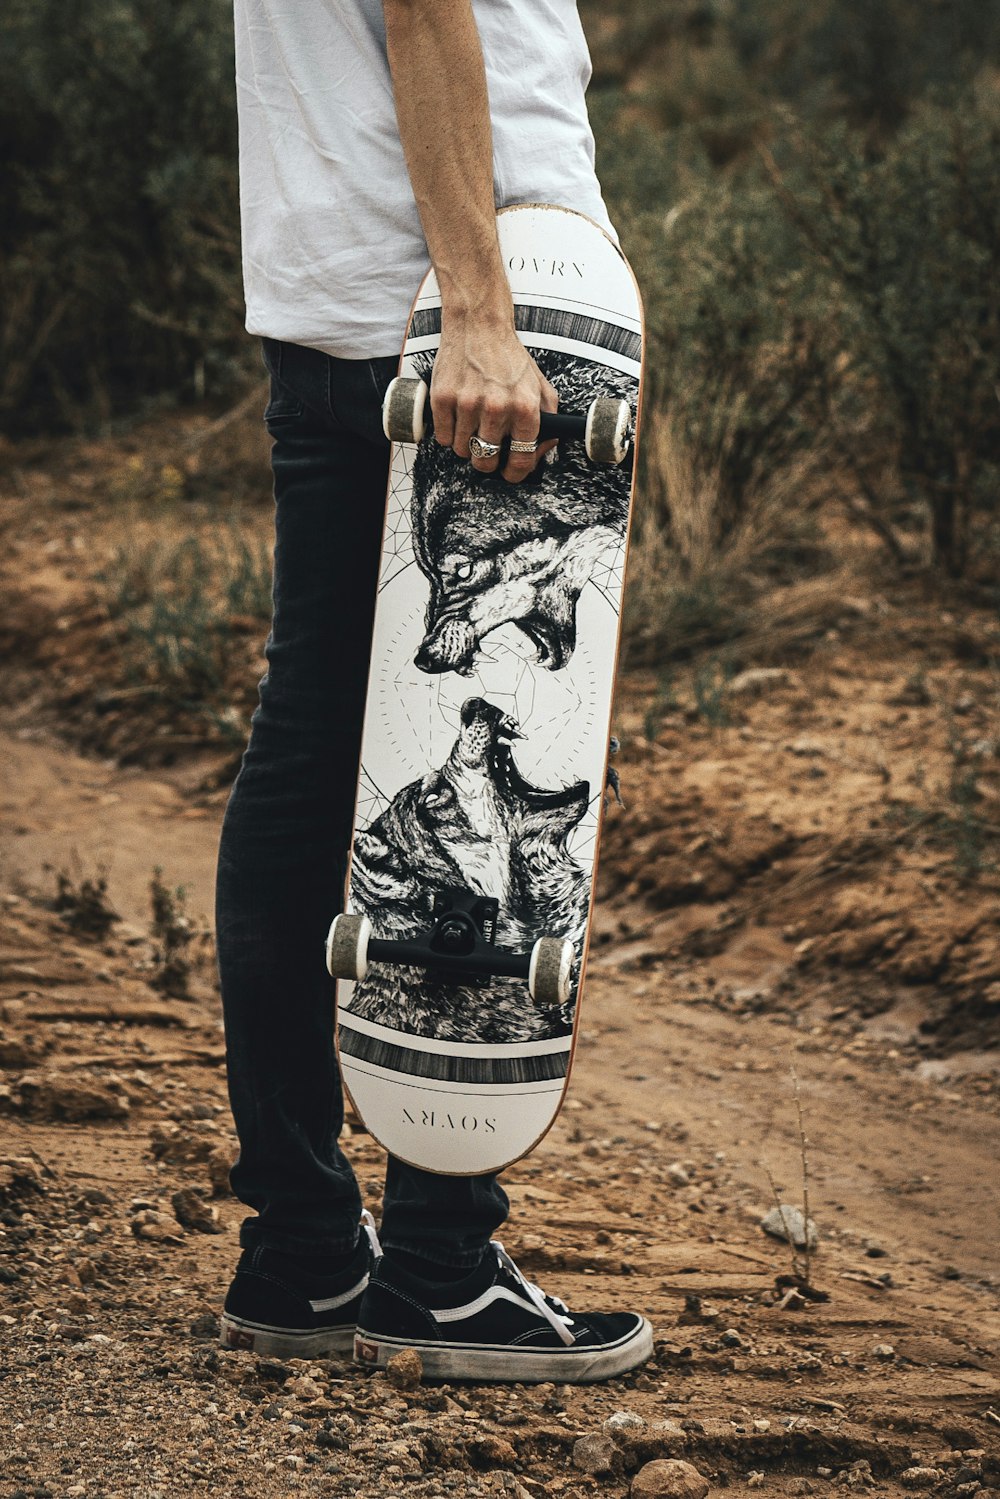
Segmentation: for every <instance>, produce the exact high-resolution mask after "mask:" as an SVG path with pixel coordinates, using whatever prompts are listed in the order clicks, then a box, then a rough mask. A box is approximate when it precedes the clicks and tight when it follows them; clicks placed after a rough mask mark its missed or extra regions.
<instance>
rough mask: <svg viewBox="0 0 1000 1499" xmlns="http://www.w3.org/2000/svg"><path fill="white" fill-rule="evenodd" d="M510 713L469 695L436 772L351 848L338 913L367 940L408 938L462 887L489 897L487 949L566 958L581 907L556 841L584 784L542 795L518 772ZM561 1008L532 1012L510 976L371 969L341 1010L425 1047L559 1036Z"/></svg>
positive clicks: (568, 825)
mask: <svg viewBox="0 0 1000 1499" xmlns="http://www.w3.org/2000/svg"><path fill="white" fill-rule="evenodd" d="M520 737H521V734H520V731H519V729H518V726H517V724H516V723H515V722H514V720H513V719H512V718H510V717H509V716H508V715H507V714H506V713H504V712H503V711H502V710H501V709H500V708H498V707H496V706H495V705H494V704H492V703H488V702H486V701H485V700H484V699H482V698H470V699H468V701H467V702H466V703H465V704H464V706H463V708H462V712H461V728H460V731H459V735H458V738H457V739H456V741H455V744H454V746H453V748H452V750H451V753H450V755H449V756H448V759H447V761H446V762H445V764H444V765H443V766H442V767H441V768H440V769H439V770H431V771H429V772H428V773H427V775H425V776H423V777H422V779H420V780H417V781H413V782H412V783H411V784H410V785H408V786H404V787H403V789H402V790H401V791H399V792H398V793H397V795H396V796H395V797H394V798H393V800H392V802H391V803H390V805H389V806H388V807H387V808H386V810H385V811H384V812H383V813H382V815H381V816H380V817H378V818H377V819H376V820H375V821H374V822H372V823H371V824H370V825H369V826H368V827H367V828H365V829H364V831H363V832H359V833H358V834H357V835H356V837H355V840H354V852H353V856H352V862H351V904H352V907H353V908H354V910H356V911H358V912H360V913H362V914H363V915H366V916H367V917H368V918H369V920H370V921H371V923H372V925H373V927H374V928H375V931H376V933H377V934H378V936H380V937H412V936H415V935H416V934H417V933H419V932H420V931H422V930H424V929H425V928H426V927H427V926H428V925H429V924H430V920H431V912H432V907H433V901H434V896H435V894H437V892H439V891H441V890H446V889H449V888H462V889H468V890H471V891H474V892H476V893H477V894H480V895H487V896H493V897H495V898H496V899H497V900H499V901H500V911H501V915H500V920H499V923H498V928H497V943H498V945H499V946H501V947H506V948H512V949H514V950H515V951H518V952H523V951H527V950H530V948H531V945H532V943H533V942H534V940H535V938H536V937H537V935H538V934H539V933H540V932H548V933H551V934H553V935H557V936H560V937H566V938H568V939H569V940H570V941H571V942H573V943H574V945H576V946H577V948H578V949H579V947H580V944H581V940H582V935H583V931H584V926H585V923H586V919H587V905H588V901H589V898H590V877H589V871H585V870H582V869H581V868H580V867H579V865H578V864H577V863H576V861H575V860H574V859H573V857H572V855H571V854H570V853H569V852H568V850H567V847H566V840H567V838H568V836H569V834H570V833H571V832H572V830H573V829H574V828H575V827H576V826H577V824H578V823H579V822H580V820H581V818H582V817H583V816H584V813H585V812H586V810H587V804H588V801H589V796H590V788H589V786H588V785H587V783H586V782H585V781H581V782H578V783H577V784H576V785H573V786H566V787H562V788H561V789H559V790H555V791H544V790H541V789H540V788H539V787H537V786H532V785H531V784H530V783H529V782H528V781H526V780H525V779H524V778H523V777H522V776H521V775H520V773H519V771H518V769H517V766H516V764H515V763H514V757H513V753H512V750H511V741H512V740H516V739H518V738H520ZM575 999H576V993H575V984H574V985H573V987H572V990H571V1001H572V1002H571V1003H570V1004H568V1005H567V1006H566V1007H565V1013H564V1012H563V1008H562V1007H559V1006H556V1007H549V1008H545V1007H541V1006H538V1005H535V1004H533V1003H532V1002H531V1001H530V1000H526V993H525V986H524V983H523V982H522V981H519V980H516V979H507V978H496V979H494V980H493V981H492V982H491V983H490V984H489V985H487V986H485V987H483V988H476V987H457V986H455V985H454V984H453V983H452V984H449V983H447V982H444V981H443V980H442V979H441V977H439V976H438V975H436V974H435V973H434V972H428V971H425V970H423V969H416V968H395V967H393V968H390V967H388V966H384V965H380V964H378V963H373V964H372V966H371V967H370V968H369V971H368V973H367V975H366V977H365V978H364V979H362V980H361V981H360V982H359V983H357V984H356V985H355V987H354V991H353V993H352V995H351V1000H350V1011H351V1013H352V1014H353V1015H356V1016H359V1017H360V1018H362V1019H365V1020H371V1021H374V1022H376V1023H377V1024H379V1025H385V1026H389V1027H391V1028H392V1029H394V1030H400V1031H406V1032H409V1033H410V1034H412V1035H417V1036H426V1037H428V1038H430V1039H433V1040H438V1041H448V1040H461V1041H475V1042H483V1043H491V1042H494V1043H497V1044H509V1043H512V1042H517V1041H539V1040H547V1039H550V1038H553V1037H556V1036H561V1035H568V1034H570V1032H571V1031H572V1028H573V1004H574V1003H575Z"/></svg>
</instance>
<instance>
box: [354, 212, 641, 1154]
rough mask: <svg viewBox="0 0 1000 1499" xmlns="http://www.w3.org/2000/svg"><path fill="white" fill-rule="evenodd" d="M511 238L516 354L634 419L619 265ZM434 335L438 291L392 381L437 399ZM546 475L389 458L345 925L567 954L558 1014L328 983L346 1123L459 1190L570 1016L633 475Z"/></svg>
mask: <svg viewBox="0 0 1000 1499" xmlns="http://www.w3.org/2000/svg"><path fill="white" fill-rule="evenodd" d="M497 222H498V231H499V237H500V245H501V250H502V254H503V259H504V264H505V266H506V268H507V273H508V276H509V279H510V283H511V289H512V292H513V299H514V305H515V322H516V326H517V329H518V333H519V336H520V337H521V340H522V342H523V343H524V344H525V345H526V346H527V348H528V349H529V350H530V352H531V354H532V355H533V357H534V358H535V360H536V361H537V363H538V365H539V366H540V368H541V369H542V371H543V372H544V374H545V375H546V376H547V378H548V379H549V380H550V381H551V382H552V384H553V385H554V386H555V388H556V390H557V391H558V393H559V399H560V411H562V412H573V411H577V412H582V411H584V410H585V409H586V408H587V406H588V403H589V402H591V401H592V400H593V398H594V397H595V396H612V397H619V398H624V400H625V401H627V403H628V406H629V408H630V409H631V412H632V413H633V414H634V416H635V418H636V420H637V419H638V407H639V393H640V377H641V356H642V307H641V303H640V299H639V295H638V291H637V288H636V285H635V281H634V278H633V276H632V273H631V271H630V269H629V267H628V264H627V262H626V261H625V259H624V257H623V256H622V254H621V252H620V251H619V249H618V248H617V246H616V245H615V244H614V242H613V241H612V240H611V239H610V238H609V237H608V236H607V235H606V234H605V233H604V232H603V230H601V229H600V228H599V227H598V226H597V225H596V224H594V223H593V222H592V221H591V220H589V219H586V218H584V217H582V216H581V215H579V214H575V213H572V212H570V211H568V210H566V209H561V208H552V207H546V206H538V205H529V206H523V207H517V208H511V209H506V210H503V211H501V213H500V214H499V216H498V221H497ZM440 326H441V302H440V297H439V294H438V288H437V283H436V280H435V277H434V275H433V273H431V274H430V275H428V277H427V278H426V279H425V281H424V283H423V285H422V286H421V288H420V291H419V293H418V295H417V298H416V301H415V303H414V307H413V311H412V314H411V319H410V323H409V329H408V333H407V338H406V342H405V345H404V347H403V352H402V357H401V362H400V373H401V374H403V375H408V376H420V377H423V378H425V379H429V377H430V370H431V367H432V364H433V357H434V353H435V350H436V348H437V346H438V343H439V340H440ZM428 406H429V403H428ZM553 459H554V461H550V462H548V463H543V464H542V465H540V468H539V470H538V472H537V473H536V475H535V476H534V478H533V480H530V481H527V482H525V483H524V484H521V485H517V486H514V485H509V484H506V483H504V481H502V480H501V479H499V478H497V477H492V476H488V477H485V478H484V477H483V476H480V475H478V474H476V472H475V471H474V470H473V469H471V467H470V465H469V464H468V462H466V461H463V460H460V459H458V458H457V457H456V456H455V454H454V453H453V452H452V451H451V450H450V449H445V448H443V447H441V446H440V445H439V444H437V443H435V442H434V441H433V439H425V440H424V441H423V442H421V443H419V444H416V443H411V442H399V443H395V444H394V445H393V450H392V458H391V469H390V477H389V485H388V494H387V506H386V519H385V530H384V536H383V550H382V559H381V568H380V575H379V582H378V600H377V609H376V618H375V632H374V639H373V647H372V658H371V660H372V664H371V672H370V679H369V687H368V698H367V705H366V710H365V721H364V731H363V741H362V751H361V768H360V775H359V784H358V793H357V803H356V811H355V824H354V838H353V843H352V849H351V857H350V862H349V869H348V876H347V885H346V900H345V911H346V912H347V913H353V915H354V916H355V918H360V917H365V918H367V923H369V924H370V931H371V932H372V933H373V934H374V935H375V937H377V938H382V939H397V940H398V941H399V942H401V943H406V942H407V940H410V939H414V938H416V937H417V936H418V935H419V934H420V933H421V932H426V930H427V929H428V928H429V926H430V925H431V924H432V922H433V919H434V911H435V908H436V906H437V908H438V909H440V907H441V901H442V893H444V895H445V897H446V899H445V903H447V892H452V893H454V892H456V891H457V892H459V894H460V895H461V894H462V893H463V892H464V893H465V895H467V896H468V897H469V899H470V900H474V899H475V898H481V900H480V906H481V908H482V909H480V908H479V907H477V908H476V909H477V910H478V911H479V915H478V917H477V920H478V921H479V923H480V926H481V927H482V929H483V930H484V931H485V933H486V938H487V940H488V941H490V942H493V943H495V946H496V948H497V950H502V951H504V952H508V953H518V954H526V953H528V952H530V951H531V949H532V944H533V943H534V942H535V941H536V940H537V939H538V938H539V937H554V938H560V939H563V941H564V942H566V941H568V942H569V943H570V944H571V946H572V951H571V952H570V950H569V949H568V948H564V951H565V952H566V953H567V954H568V959H567V971H566V973H565V974H564V978H566V979H568V982H567V983H563V985H562V988H561V989H560V993H559V996H558V997H556V998H553V994H552V987H551V985H549V988H548V991H547V993H546V995H545V996H543V998H542V999H535V998H533V997H532V990H531V989H530V988H529V985H528V983H527V982H526V980H525V978H524V977H514V976H511V975H510V974H508V975H494V976H492V977H489V978H487V979H485V980H484V979H483V978H482V976H481V975H480V976H479V977H477V976H476V975H475V974H474V973H471V972H469V973H462V972H460V971H459V970H458V969H456V968H455V967H454V966H452V968H447V967H441V968H438V967H435V966H430V967H428V966H427V965H425V964H421V965H419V966H418V965H416V964H406V963H400V962H393V963H388V962H380V961H371V962H370V963H368V964H367V966H365V965H362V967H361V968H359V969H358V972H359V973H361V972H362V971H363V972H364V976H363V977H361V978H358V979H357V980H356V981H354V982H350V981H346V980H341V981H340V982H339V983H338V995H337V1047H338V1053H339V1058H340V1065H341V1068H342V1072H343V1078H344V1083H345V1086H346V1088H347V1090H348V1093H349V1095H350V1097H351V1099H352V1101H353V1103H354V1106H355V1108H356V1109H357V1111H358V1113H359V1115H360V1116H361V1118H362V1119H363V1120H364V1123H365V1125H366V1127H367V1128H368V1129H369V1130H370V1132H371V1133H372V1135H374V1137H375V1138H376V1139H377V1140H379V1141H380V1142H381V1144H382V1145H384V1146H385V1147H386V1149H388V1150H389V1151H391V1152H392V1153H393V1154H394V1155H396V1156H397V1157H399V1158H400V1159H401V1160H404V1161H407V1162H409V1163H411V1164H413V1165H416V1166H419V1167H422V1168H424V1169H425V1170H429V1171H435V1172H441V1173H445V1174H455V1175H478V1174H481V1173H484V1172H490V1171H498V1170H500V1169H501V1168H502V1167H503V1166H505V1165H508V1164H509V1163H510V1162H511V1161H514V1160H516V1159H517V1158H518V1157H520V1156H522V1155H524V1154H525V1153H526V1152H527V1151H529V1150H530V1149H531V1148H532V1147H533V1146H534V1145H535V1144H536V1143H537V1141H538V1140H539V1139H540V1138H541V1137H542V1135H544V1134H545V1132H546V1130H547V1129H548V1128H549V1126H550V1125H551V1124H552V1121H553V1120H554V1119H555V1117H556V1115H557V1114H558V1112H559V1108H560V1106H561V1103H562V1099H563V1095H564V1092H565V1088H566V1083H567V1079H568V1076H569V1070H570V1064H571V1060H572V1054H573V1047H574V1041H575V1036H576V1032H577V1024H578V1019H579V1003H578V1001H579V995H580V987H581V981H582V975H583V966H584V962H585V958H586V945H587V932H588V927H589V920H590V912H591V907H592V904H593V889H594V877H595V864H596V857H597V844H598V835H599V831H600V822H601V815H602V806H603V798H604V794H605V778H606V772H607V756H608V746H609V728H610V713H611V701H612V693H613V689H614V677H615V666H616V658H617V652H618V639H619V616H620V611H621V601H622V587H623V574H624V565H625V556H626V549H627V543H628V529H629V518H630V506H631V499H632V486H633V465H632V463H631V461H626V462H625V463H623V464H621V465H620V466H613V465H605V466H598V465H597V464H594V463H592V462H591V461H590V459H589V458H588V456H587V454H586V452H585V451H584V446H583V444H582V443H581V442H578V441H577V442H569V441H567V442H560V444H559V448H558V449H557V450H556V453H555V454H554V455H553ZM467 906H468V902H467ZM484 911H485V913H486V914H485V916H484V915H483V912H484ZM368 929H369V928H368V927H367V926H366V930H368ZM332 941H333V937H332V934H331V943H332ZM401 950H403V949H402V948H401ZM331 967H332V969H333V970H334V971H336V969H335V965H334V963H333V959H332V958H331ZM341 971H343V970H341ZM533 982H534V980H533ZM543 988H544V985H543Z"/></svg>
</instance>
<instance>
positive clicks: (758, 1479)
mask: <svg viewBox="0 0 1000 1499" xmlns="http://www.w3.org/2000/svg"><path fill="white" fill-rule="evenodd" d="M763 1487H764V1475H763V1473H762V1472H761V1471H760V1469H759V1468H753V1469H752V1470H751V1471H750V1472H749V1473H748V1474H747V1488H748V1489H762V1488H763Z"/></svg>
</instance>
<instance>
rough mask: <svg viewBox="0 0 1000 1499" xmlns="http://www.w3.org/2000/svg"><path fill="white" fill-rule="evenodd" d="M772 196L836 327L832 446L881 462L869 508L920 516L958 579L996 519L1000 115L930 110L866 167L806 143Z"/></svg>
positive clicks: (862, 154)
mask: <svg viewBox="0 0 1000 1499" xmlns="http://www.w3.org/2000/svg"><path fill="white" fill-rule="evenodd" d="M776 182H777V186H778V190H779V193H780V196H781V200H782V203H783V205H784V207H785V209H786V211H787V213H788V214H789V216H790V218H791V219H792V221H793V222H794V223H795V224H796V226H797V228H798V230H799V233H800V236H801V240H802V245H803V247H804V251H805V254H806V257H807V258H808V260H809V261H810V262H811V263H812V265H813V266H814V267H815V269H816V271H817V273H819V274H822V275H825V276H826V277H827V278H828V280H829V284H830V302H831V305H835V306H837V307H838V308H840V309H842V312H843V317H844V324H845V333H844V338H845V347H844V357H845V358H846V359H847V360H849V367H848V369H847V370H846V371H844V372H843V376H842V379H841V381H840V385H841V387H842V391H843V392H845V393H846V399H845V398H844V397H842V399H841V402H840V406H839V411H835V413H834V421H835V423H836V424H838V425H840V428H841V431H842V437H843V441H842V446H846V445H847V444H848V443H850V444H851V445H852V446H853V447H854V449H855V451H856V452H857V451H858V450H865V449H867V451H868V452H869V454H870V455H871V457H870V459H869V463H870V464H872V463H873V464H875V465H878V466H881V463H882V458H883V456H884V454H885V453H886V452H887V451H888V452H889V453H891V455H892V469H893V471H894V473H893V481H894V482H892V483H890V484H888V485H884V484H883V485H882V486H880V488H879V489H878V490H876V488H875V487H874V486H869V488H870V493H871V495H872V499H873V501H874V504H875V506H876V508H879V509H881V510H882V511H883V512H884V513H885V514H886V516H887V518H890V519H891V518H892V517H893V516H894V515H898V514H899V513H900V512H902V513H904V514H905V513H906V511H907V510H913V509H915V510H916V511H917V513H919V514H923V515H925V516H926V517H927V518H928V521H929V539H930V553H931V559H932V561H933V562H934V564H935V565H936V566H939V567H940V568H942V569H943V570H944V571H946V572H947V573H949V574H950V575H951V576H954V577H959V576H962V575H963V574H964V573H965V571H966V569H967V566H968V564H969V561H970V550H971V548H972V547H973V546H974V545H981V544H982V542H983V540H984V538H986V537H987V536H988V535H989V532H990V528H991V525H992V524H993V523H994V522H995V519H996V517H997V514H998V511H1000V500H998V495H1000V460H998V454H1000V448H998V443H997V434H998V431H1000V405H998V400H997V383H996V382H997V373H998V371H1000V101H998V100H997V99H996V97H995V96H994V95H991V94H988V93H985V92H983V93H982V94H972V95H969V96H967V97H966V98H965V99H964V100H962V101H961V102H960V103H958V104H957V105H956V106H955V107H953V108H949V109H945V108H942V107H940V106H930V105H927V106H925V107H924V108H923V109H922V110H920V111H919V112H917V113H915V115H914V118H913V119H912V120H911V121H910V123H909V124H908V125H907V126H906V127H905V128H904V129H903V130H902V131H901V132H900V133H899V135H898V136H897V137H896V138H895V139H894V140H893V141H892V142H891V144H890V145H889V147H888V148H887V149H886V151H885V153H884V154H883V155H881V156H880V157H878V158H875V159H872V157H871V155H870V153H869V152H868V151H867V150H866V148H865V145H864V143H863V141H862V140H861V139H860V138H859V137H858V136H857V135H855V134H852V133H851V132H850V131H848V130H846V129H843V128H840V129H837V130H835V131H833V132H830V133H828V134H827V136H826V137H825V138H823V139H820V140H817V139H815V138H813V139H808V138H807V139H806V140H805V141H804V142H803V145H802V150H801V152H800V155H799V159H798V160H796V161H793V163H792V164H791V166H790V168H789V169H788V171H787V172H786V174H784V175H779V176H777V177H776ZM848 400H850V402H851V403H852V405H853V411H851V412H850V414H848V415H847V420H846V424H845V414H846V413H847V412H848V405H847V401H848ZM862 408H864V415H863V417H862ZM860 472H861V467H859V473H860Z"/></svg>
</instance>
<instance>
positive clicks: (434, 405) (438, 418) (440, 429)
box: [431, 376, 455, 448]
mask: <svg viewBox="0 0 1000 1499" xmlns="http://www.w3.org/2000/svg"><path fill="white" fill-rule="evenodd" d="M431 416H432V418H433V421H434V438H435V441H436V442H439V443H441V445H442V447H446V448H450V447H451V446H452V444H453V443H454V441H455V392H454V391H453V390H452V389H451V387H450V386H448V385H446V384H445V382H444V381H443V380H442V381H440V382H437V381H435V380H434V377H433V376H432V377H431Z"/></svg>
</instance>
